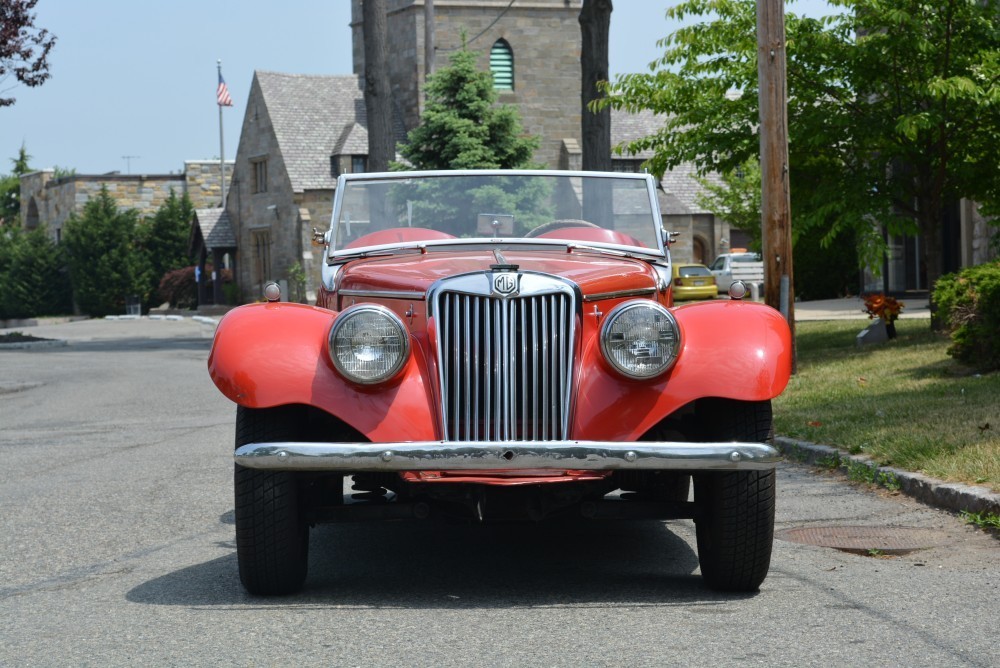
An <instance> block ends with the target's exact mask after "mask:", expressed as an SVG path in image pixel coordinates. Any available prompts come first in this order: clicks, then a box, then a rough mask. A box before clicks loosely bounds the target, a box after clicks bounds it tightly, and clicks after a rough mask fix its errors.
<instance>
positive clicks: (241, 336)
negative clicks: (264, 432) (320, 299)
mask: <svg viewBox="0 0 1000 668" xmlns="http://www.w3.org/2000/svg"><path fill="white" fill-rule="evenodd" d="M337 315H338V314H337V312H335V311H329V310H327V309H323V308H318V307H314V306H305V305H302V304H290V303H269V304H251V305H248V306H241V307H240V308H237V309H234V310H232V311H230V312H229V313H228V314H227V315H226V316H225V317H224V318H223V319H222V321H221V322H220V323H219V327H218V330H217V331H216V333H215V341H214V342H213V344H212V352H211V354H210V355H209V358H208V371H209V374H210V375H211V377H212V381H213V382H214V383H215V385H216V387H218V388H219V390H220V391H221V392H222V393H223V394H224V395H226V396H227V397H228V398H229V399H231V400H232V401H234V402H236V403H238V404H240V405H241V406H247V407H250V408H270V407H273V406H280V405H284V404H304V405H308V406H315V407H316V408H320V409H322V410H324V411H326V412H327V413H329V414H331V415H334V416H336V417H338V418H340V419H341V420H343V421H344V422H346V423H347V424H349V425H350V426H352V427H354V428H355V429H357V430H358V431H360V432H361V433H362V434H364V435H365V436H367V437H368V438H369V439H371V440H372V441H387V442H394V441H421V440H436V439H438V438H440V437H439V436H438V435H437V433H436V432H435V425H436V420H435V419H434V415H436V411H435V410H434V409H433V405H434V403H433V399H432V395H431V389H430V387H428V385H427V384H426V383H425V382H424V379H425V378H429V377H430V376H429V373H428V371H427V368H426V367H427V364H426V360H424V359H423V356H422V353H421V350H422V347H421V346H419V345H412V346H411V350H412V351H413V353H412V354H411V356H410V360H409V362H407V364H406V366H405V367H404V369H403V370H402V372H401V373H400V374H399V376H397V377H396V379H395V380H393V381H391V382H390V383H384V384H380V385H377V386H375V387H372V388H366V387H362V386H360V385H355V384H352V383H349V382H347V381H346V380H344V379H343V378H342V377H341V376H340V375H339V374H338V373H337V372H336V371H335V370H334V368H333V363H332V362H331V361H330V356H329V354H328V353H327V336H328V335H329V333H330V326H331V325H332V324H333V321H334V319H335V318H336V317H337Z"/></svg>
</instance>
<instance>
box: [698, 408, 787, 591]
mask: <svg viewBox="0 0 1000 668" xmlns="http://www.w3.org/2000/svg"><path fill="white" fill-rule="evenodd" d="M701 417H702V423H703V424H705V425H711V426H710V427H709V434H708V435H709V438H710V440H720V441H721V440H726V441H729V440H733V441H749V442H755V443H768V442H771V440H773V426H772V425H773V420H772V414H771V402H769V401H762V402H739V401H713V402H711V403H708V404H707V405H706V406H705V412H704V414H703V415H702V416H701ZM774 480H775V474H774V470H773V469H772V470H770V471H728V472H706V473H700V474H697V475H695V478H694V494H695V496H694V498H695V503H697V504H698V506H699V510H700V511H701V512H700V515H699V519H697V520H696V528H697V539H698V561H699V563H700V564H701V574H702V577H703V578H704V580H705V583H706V584H707V585H708V586H709V587H711V588H712V589H717V590H721V591H739V592H752V591H757V589H758V588H759V587H760V584H761V583H762V582H763V581H764V578H766V577H767V572H768V569H769V568H770V565H771V547H772V544H773V542H774V507H775V486H774Z"/></svg>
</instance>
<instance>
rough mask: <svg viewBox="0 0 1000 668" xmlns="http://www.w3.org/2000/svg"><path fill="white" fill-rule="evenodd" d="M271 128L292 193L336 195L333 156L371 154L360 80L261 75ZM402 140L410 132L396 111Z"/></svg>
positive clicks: (257, 75)
mask: <svg viewBox="0 0 1000 668" xmlns="http://www.w3.org/2000/svg"><path fill="white" fill-rule="evenodd" d="M254 76H255V77H256V79H257V82H258V84H259V86H260V91H261V94H262V95H263V98H264V103H265V105H266V107H267V112H268V115H269V116H270V118H271V125H272V126H273V128H274V134H275V137H276V139H277V141H278V146H279V147H280V149H281V156H282V158H283V160H284V163H285V168H286V169H287V170H288V177H289V179H290V180H291V183H292V189H293V190H295V191H296V192H301V191H303V190H332V189H333V188H334V186H335V184H336V181H337V180H336V179H335V178H334V176H333V174H332V173H331V171H330V157H331V156H333V155H343V154H354V155H367V153H368V131H367V129H366V128H367V122H368V120H367V115H366V113H365V96H364V91H363V90H362V88H361V85H360V83H359V79H358V77H357V75H354V74H350V75H337V76H334V75H309V74H283V73H280V72H265V71H259V70H258V71H257V72H255V73H254ZM395 117H396V118H395V121H396V139H397V141H403V140H405V138H406V133H405V131H404V130H403V124H402V121H401V120H400V117H399V113H398V110H396V111H395Z"/></svg>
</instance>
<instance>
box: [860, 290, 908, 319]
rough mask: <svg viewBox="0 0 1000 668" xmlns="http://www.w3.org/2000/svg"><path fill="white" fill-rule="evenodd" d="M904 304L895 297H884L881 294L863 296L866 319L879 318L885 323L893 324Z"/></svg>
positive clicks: (874, 293)
mask: <svg viewBox="0 0 1000 668" xmlns="http://www.w3.org/2000/svg"><path fill="white" fill-rule="evenodd" d="M903 306H905V304H904V303H903V302H901V301H899V300H897V299H896V298H895V297H886V296H885V295H884V294H882V293H881V292H873V293H871V294H869V295H866V296H865V313H867V314H868V319H869V320H870V319H872V318H881V319H882V320H885V321H886V322H894V321H895V320H896V318H898V317H899V314H900V313H901V312H902V311H903Z"/></svg>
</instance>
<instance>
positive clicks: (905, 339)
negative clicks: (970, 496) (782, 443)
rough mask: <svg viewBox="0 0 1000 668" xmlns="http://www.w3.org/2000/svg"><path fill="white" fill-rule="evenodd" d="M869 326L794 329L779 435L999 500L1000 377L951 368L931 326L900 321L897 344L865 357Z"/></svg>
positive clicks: (778, 403) (778, 404)
mask: <svg viewBox="0 0 1000 668" xmlns="http://www.w3.org/2000/svg"><path fill="white" fill-rule="evenodd" d="M867 325H868V321H867V320H849V321H844V320H841V321H823V322H800V323H796V337H797V345H798V372H797V374H796V375H795V376H793V377H792V379H791V382H790V383H789V385H788V389H786V390H785V393H784V394H783V395H782V396H781V397H779V398H778V399H776V400H775V401H774V422H775V432H776V433H777V434H778V435H781V436H790V437H793V438H798V439H801V440H804V441H811V442H813V443H821V444H824V445H833V446H837V447H840V448H842V449H844V450H847V451H849V452H851V453H854V454H858V453H862V454H866V455H869V456H871V457H872V458H873V459H874V460H875V461H876V462H878V463H879V464H883V465H889V466H895V467H898V468H901V469H906V470H909V471H920V472H923V473H926V474H927V475H930V476H933V477H935V478H941V479H944V480H950V481H957V482H965V483H970V484H978V485H984V486H987V487H991V488H992V489H993V490H994V491H1000V374H998V373H992V374H985V375H979V374H976V373H974V372H972V371H971V370H969V369H967V368H965V367H963V366H961V365H959V364H958V363H956V362H954V361H953V360H952V358H950V357H948V355H947V353H946V352H945V351H946V350H947V348H948V345H949V339H948V338H947V337H945V336H943V335H940V334H936V333H934V332H931V331H930V325H929V324H928V321H927V320H922V319H921V320H898V321H897V322H896V329H897V331H898V333H899V336H898V338H896V339H895V340H892V341H889V342H887V343H883V344H874V345H869V346H865V347H864V348H860V349H859V348H857V347H856V345H855V336H856V335H857V334H858V332H859V331H861V330H862V329H863V328H864V327H866V326H867Z"/></svg>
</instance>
